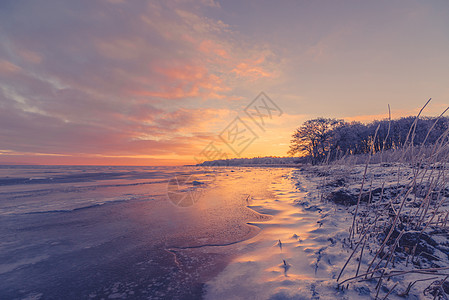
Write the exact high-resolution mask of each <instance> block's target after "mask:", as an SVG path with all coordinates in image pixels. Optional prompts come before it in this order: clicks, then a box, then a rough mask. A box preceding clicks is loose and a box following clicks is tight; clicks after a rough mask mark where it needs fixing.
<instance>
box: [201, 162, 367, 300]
mask: <svg viewBox="0 0 449 300" xmlns="http://www.w3.org/2000/svg"><path fill="white" fill-rule="evenodd" d="M304 180H305V179H304V178H303V177H302V176H301V175H300V171H298V170H293V171H292V172H290V174H289V175H287V176H283V177H282V178H280V179H279V180H277V182H273V183H272V184H271V187H270V190H271V191H272V192H273V194H274V195H275V199H260V198H259V199H257V198H255V199H254V198H253V199H252V201H251V205H250V206H249V207H250V208H253V209H254V210H257V211H258V212H260V213H266V214H270V215H272V216H273V218H272V219H271V220H269V221H266V222H257V223H251V224H253V225H256V226H258V227H260V228H261V229H262V230H261V232H260V233H259V234H258V235H257V236H255V237H253V238H251V239H249V240H246V241H244V242H242V243H240V248H238V249H237V252H238V253H240V255H239V256H238V257H236V258H235V259H234V260H233V261H232V262H231V263H230V264H229V265H228V266H227V267H226V268H225V269H224V271H223V272H221V273H220V274H219V275H218V276H217V277H215V278H214V279H213V280H211V281H210V282H208V284H207V286H206V299H327V298H335V296H337V295H338V296H339V298H346V297H349V298H350V297H351V296H356V297H358V298H360V296H362V297H363V296H365V297H367V298H369V295H367V294H368V293H365V292H364V291H360V292H359V293H356V292H355V291H354V292H352V293H356V294H353V295H351V292H349V293H348V292H347V291H346V292H345V294H344V295H343V294H340V293H341V292H339V291H338V290H337V289H336V281H335V278H336V276H338V272H339V271H340V268H341V265H342V264H343V263H344V261H345V259H346V258H347V255H346V253H347V251H342V250H343V249H342V248H341V244H339V246H336V245H337V244H336V243H335V238H336V237H337V239H339V238H341V237H343V236H345V231H344V229H346V227H345V228H343V231H342V228H338V227H337V226H339V227H341V225H342V222H343V223H345V222H347V221H348V220H347V218H348V214H347V213H346V212H345V211H342V210H339V209H338V210H336V208H335V206H333V205H330V204H323V203H321V202H320V201H319V195H314V194H312V193H309V191H316V190H315V189H314V188H313V186H312V185H313V184H312V183H307V182H305V181H304ZM298 182H299V184H298ZM329 216H331V217H329Z"/></svg>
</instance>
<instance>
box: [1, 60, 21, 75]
mask: <svg viewBox="0 0 449 300" xmlns="http://www.w3.org/2000/svg"><path fill="white" fill-rule="evenodd" d="M21 69H22V68H20V67H19V66H16V65H15V64H13V63H12V62H9V61H7V60H3V59H0V73H4V74H5V73H6V74H7V73H18V72H19V71H20V70H21Z"/></svg>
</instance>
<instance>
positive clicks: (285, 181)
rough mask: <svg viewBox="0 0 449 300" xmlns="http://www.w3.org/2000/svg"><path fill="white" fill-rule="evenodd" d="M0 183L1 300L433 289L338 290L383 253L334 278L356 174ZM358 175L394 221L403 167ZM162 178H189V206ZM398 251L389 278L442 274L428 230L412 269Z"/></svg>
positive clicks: (254, 171)
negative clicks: (192, 196) (432, 271)
mask: <svg viewBox="0 0 449 300" xmlns="http://www.w3.org/2000/svg"><path fill="white" fill-rule="evenodd" d="M423 170H424V169H423ZM429 170H430V169H429ZM1 172H2V173H1V178H0V185H1V191H0V199H1V201H0V223H1V227H0V231H1V234H2V237H3V238H2V241H1V242H0V258H1V260H0V280H1V282H2V285H1V287H0V296H1V297H0V298H2V299H61V298H64V299H89V298H90V299H102V298H103V299H108V298H109V299H199V298H205V299H372V298H374V297H375V296H376V294H378V296H379V298H381V299H382V298H384V297H385V296H387V295H388V299H403V298H404V296H406V297H408V298H409V299H433V297H434V294H435V293H434V292H432V291H433V290H432V289H427V290H426V288H428V287H429V286H430V285H431V284H432V283H433V282H436V281H437V280H441V279H443V278H442V277H441V276H439V275H438V274H437V275H435V276H433V275H432V274H430V275H429V274H423V273H422V272H421V273H413V272H409V273H405V274H404V275H401V276H392V277H391V279H389V280H385V282H383V284H382V288H381V289H380V290H379V289H376V283H377V282H376V280H375V279H371V280H369V278H368V280H362V281H360V280H358V279H364V278H358V279H357V278H356V280H349V281H348V282H344V280H347V279H350V278H351V277H354V276H355V275H356V274H359V275H360V274H363V272H365V271H366V269H367V267H368V265H369V263H370V261H371V260H372V259H373V257H374V255H375V253H376V247H378V246H379V244H380V243H381V242H382V232H381V233H379V235H378V236H379V238H377V236H375V235H373V238H372V239H370V240H369V242H367V243H365V245H363V249H364V252H363V253H362V255H361V254H360V250H361V249H362V246H360V247H359V248H358V249H356V251H355V254H354V255H353V257H352V259H350V260H349V262H348V263H347V265H346V266H345V264H346V262H347V260H348V258H350V257H351V253H352V252H353V251H354V248H355V247H356V243H357V241H358V239H354V240H353V241H352V242H349V239H348V237H349V234H350V233H349V228H350V227H351V223H352V221H353V214H354V211H355V208H356V205H355V204H356V203H357V198H358V195H359V191H360V187H361V186H360V184H361V182H362V179H363V175H364V166H363V165H352V166H351V165H346V166H338V165H337V166H317V167H312V166H308V167H304V168H302V169H297V168H258V167H253V168H239V167H229V168H226V167H220V168H200V167H182V168H118V167H113V168H112V167H108V168H106V167H99V168H94V167H89V168H81V167H77V168H75V167H72V169H67V168H63V167H60V168H44V167H28V168H23V167H3V168H2V169H1ZM443 173H444V172H443ZM443 173H441V174H443ZM367 174H368V175H366V182H367V183H366V185H365V187H364V191H365V192H367V193H371V199H370V203H369V204H370V205H371V203H372V204H373V205H376V207H379V208H385V207H387V208H388V209H390V210H397V209H398V206H399V204H398V203H396V202H395V200H394V198H395V195H396V194H397V193H398V189H399V188H401V187H404V186H405V185H406V184H407V182H408V181H409V180H410V178H411V176H412V174H413V169H412V168H410V167H407V166H405V165H394V164H383V165H380V164H375V165H370V166H369V168H368V170H367ZM426 174H429V173H427V172H426ZM174 176H175V177H176V176H177V177H179V178H181V177H182V176H187V177H188V178H189V180H188V181H187V182H185V185H186V186H185V187H184V188H185V189H181V190H180V191H179V192H180V194H181V195H182V193H186V192H188V191H190V192H191V191H194V192H195V195H196V197H197V198H196V199H195V203H193V205H190V206H186V207H182V206H176V205H174V203H173V202H172V201H170V199H169V198H168V197H167V183H168V181H169V180H170V179H172V178H173V177H174ZM380 187H383V193H382V197H380V195H379V194H380V193H379V188H380ZM169 190H170V189H169ZM444 191H445V190H443V194H442V197H443V198H441V199H443V200H444V199H446V200H447V197H448V195H446V194H445V193H444ZM395 193H396V194H395ZM415 194H416V197H417V198H415V199H418V201H423V200H419V199H421V198H419V197H422V195H420V194H419V193H414V194H413V197H415ZM364 195H365V194H364ZM364 197H366V196H364ZM363 199H364V198H363ZM422 199H424V198H422ZM446 200H444V201H442V203H443V204H442V206H441V207H443V208H444V209H446V205H447V203H446V202H447V201H446ZM363 201H365V202H363V203H362V204H361V207H362V206H363V207H368V206H367V205H368V203H367V202H366V199H364V200H363ZM429 205H430V202H429ZM390 206H391V207H390ZM406 206H407V205H406ZM409 206H410V205H409ZM412 209H414V208H413V207H412V206H410V207H407V208H406V209H405V210H404V211H406V210H412ZM415 209H416V208H415ZM363 212H364V209H362V208H360V213H362V214H363ZM390 213H391V212H390ZM384 214H385V213H384ZM386 214H387V215H388V210H387V211H386ZM443 217H444V216H439V217H438V222H440V223H442V222H444V221H443ZM383 221H385V222H388V221H387V218H385V220H384V218H383V217H380V218H379V223H381V222H383ZM435 221H436V219H435ZM427 237H428V238H427ZM398 241H399V243H398V246H397V248H394V249H393V250H394V251H393V252H394V253H395V257H394V259H393V261H392V264H391V265H390V267H389V269H388V271H387V272H391V274H395V273H394V272H397V271H398V270H399V271H403V272H408V271H411V270H416V269H423V270H427V269H429V268H442V267H443V268H444V267H446V266H448V265H449V264H448V255H447V253H448V251H447V249H448V248H447V245H449V240H448V237H447V234H446V233H444V232H442V231H439V232H438V231H436V230H435V229H434V228H433V225H432V224H430V226H428V227H427V229H426V232H425V236H424V237H423V241H424V242H422V243H420V244H419V245H420V247H421V248H420V249H421V250H423V249H424V251H421V252H420V253H416V257H415V258H414V260H413V261H410V262H406V258H405V257H406V251H409V250H407V249H408V248H407V245H406V244H404V243H405V242H406V240H404V239H400V238H399V239H398ZM388 247H391V244H388ZM426 247H427V248H426ZM426 249H427V250H426ZM426 251H427V252H428V253H427V252H426ZM384 252H385V253H388V251H386V250H385V251H384ZM360 257H361V258H362V259H361V263H360V265H359V264H358V261H359V258H360ZM343 266H345V269H344V271H343V272H341V270H342V267H343ZM340 273H342V274H341V275H340ZM387 274H389V273H387ZM339 276H341V278H340V279H339V278H338V277H339ZM429 278H430V279H429ZM337 279H339V282H337ZM415 281H416V282H415ZM341 282H344V284H343V285H339V284H338V283H341ZM412 283H413V284H412ZM348 284H349V285H348ZM436 284H437V283H436ZM436 284H434V286H435V285H436ZM443 287H444V288H445V285H443V284H442V285H441V288H442V289H443ZM425 291H427V292H425ZM405 293H406V295H404V296H400V295H401V294H405Z"/></svg>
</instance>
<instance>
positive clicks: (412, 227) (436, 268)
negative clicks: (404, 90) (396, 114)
mask: <svg viewBox="0 0 449 300" xmlns="http://www.w3.org/2000/svg"><path fill="white" fill-rule="evenodd" d="M429 102H430V99H429V101H427V103H426V104H425V105H424V106H423V108H422V109H421V110H420V112H419V114H418V115H417V116H416V119H415V122H414V123H413V124H412V126H411V127H410V130H409V132H408V135H407V138H406V142H405V144H404V145H403V147H402V148H401V149H396V150H389V151H381V152H378V153H375V154H374V153H373V152H374V151H373V152H372V153H370V154H368V155H365V156H360V155H359V156H357V157H351V156H346V157H344V158H342V159H341V160H340V161H339V162H338V163H339V164H349V165H354V164H356V163H359V162H360V160H362V159H363V160H364V164H365V168H364V174H363V179H362V182H361V188H360V193H359V195H358V201H357V205H356V207H355V210H354V216H353V220H352V225H351V227H350V228H349V244H350V246H351V248H352V252H351V254H350V256H349V257H348V259H347V261H346V263H345V264H344V266H343V267H342V269H341V271H340V274H339V276H338V278H337V282H338V285H339V288H344V287H345V286H346V287H347V285H348V284H349V283H353V282H360V281H375V282H376V299H377V298H378V297H380V294H381V291H382V290H383V289H382V287H383V288H384V290H385V289H386V290H388V292H386V294H385V295H384V296H383V298H385V299H386V298H387V297H388V296H389V295H390V294H391V293H392V292H393V289H395V288H396V286H397V283H396V284H395V285H394V286H393V287H391V288H390V289H388V288H387V285H386V283H387V282H388V281H389V280H390V279H391V278H395V277H396V278H397V277H398V276H402V277H401V278H404V279H403V280H407V276H406V275H409V274H413V273H419V274H421V276H422V278H420V279H419V280H414V281H410V282H409V285H408V287H407V289H406V290H405V291H403V292H402V295H403V296H405V295H407V294H408V293H409V292H410V290H411V288H412V287H413V286H414V285H415V284H416V283H417V282H425V281H427V282H430V281H432V282H431V283H430V285H428V286H427V288H426V289H425V290H424V291H423V292H424V293H430V294H431V295H433V296H434V299H447V297H446V294H445V292H444V290H443V285H444V283H445V281H446V280H447V279H448V278H449V266H444V265H437V264H433V265H432V264H431V267H422V266H420V264H419V262H418V260H419V259H420V257H429V256H432V253H423V252H422V251H421V253H418V248H419V245H420V243H421V241H422V240H423V239H425V238H428V236H429V235H428V232H429V231H430V230H432V231H433V232H435V231H438V232H445V233H447V232H448V226H449V219H448V218H449V209H448V208H447V207H446V206H445V205H444V204H445V203H446V202H447V201H448V198H447V195H448V191H449V190H448V189H447V187H446V186H447V183H448V172H447V170H448V168H447V166H446V164H447V162H448V161H449V138H448V136H449V129H448V130H446V131H445V132H444V133H443V134H442V135H441V136H440V137H439V138H438V140H437V141H436V143H435V144H433V145H426V141H427V137H428V136H429V134H430V132H431V130H432V129H433V128H434V126H435V124H436V123H437V122H438V120H439V118H437V119H436V120H435V123H434V126H432V127H431V128H430V129H429V132H428V133H427V137H426V139H425V140H424V141H423V143H422V144H421V145H419V146H416V145H414V138H415V132H416V127H417V125H418V119H419V117H420V115H421V113H422V111H423V110H424V108H425V107H426V106H427V104H428V103H429ZM446 111H447V109H446V110H445V111H444V112H443V113H442V114H441V115H440V117H441V116H442V115H443V114H444V113H445V112H446ZM390 119H391V118H390ZM378 129H379V127H378V128H377V130H378ZM377 130H376V132H375V137H374V139H373V140H375V139H376V135H377ZM387 137H388V136H387ZM373 162H376V163H395V164H388V165H389V166H390V167H391V168H397V170H394V171H395V172H397V174H398V180H397V183H396V184H395V186H391V185H390V186H388V187H387V184H388V183H387V182H386V181H383V182H381V191H380V195H379V193H377V195H376V199H374V196H373V193H372V191H373V189H374V187H373V182H372V180H373V179H371V182H370V183H368V182H367V181H368V179H367V178H368V173H369V170H370V169H369V164H370V163H373ZM401 168H409V169H410V170H411V176H408V177H407V178H400V176H401V175H400V174H401V170H400V169H401ZM367 186H369V188H368V189H367V188H366V187H367ZM387 188H388V189H390V190H391V189H395V191H394V193H393V194H389V197H386V189H387ZM363 195H368V198H369V199H368V201H364V202H362V201H361V199H362V196H363ZM392 195H394V196H392ZM406 240H407V241H408V242H407V243H405V241H406ZM368 248H369V249H368ZM399 249H400V251H399ZM367 251H369V253H370V255H371V257H370V258H369V260H368V261H369V263H368V264H367V266H362V265H361V262H362V259H363V258H364V255H365V260H366V259H367V257H366V253H367ZM447 254H448V255H449V253H447ZM434 258H435V259H436V260H438V258H437V257H434ZM397 261H402V262H404V263H405V266H406V268H405V269H404V268H403V267H402V269H397V265H398V264H397ZM446 261H447V260H446ZM350 264H356V266H357V267H356V268H355V265H354V268H355V269H356V271H355V274H345V269H347V267H348V265H350ZM344 275H346V276H344ZM343 277H346V279H343Z"/></svg>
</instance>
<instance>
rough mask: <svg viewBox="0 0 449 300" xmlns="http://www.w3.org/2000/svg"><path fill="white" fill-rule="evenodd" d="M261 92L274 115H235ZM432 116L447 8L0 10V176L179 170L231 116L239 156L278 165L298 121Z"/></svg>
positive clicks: (179, 4)
mask: <svg viewBox="0 0 449 300" xmlns="http://www.w3.org/2000/svg"><path fill="white" fill-rule="evenodd" d="M262 91H264V92H265V93H266V95H268V96H269V97H270V98H271V99H272V101H273V103H275V104H276V105H277V106H278V107H279V108H280V110H282V112H283V113H282V115H280V116H279V114H276V115H275V114H273V115H272V118H269V119H268V118H267V119H266V122H265V125H264V127H263V128H261V127H258V126H256V125H257V124H255V123H254V122H253V120H251V119H250V118H248V117H247V116H246V115H245V112H244V110H245V107H246V106H247V105H248V104H250V102H251V101H252V100H253V99H254V98H255V97H256V96H257V95H259V93H260V92H262ZM431 97H432V99H433V100H432V102H431V105H430V106H429V108H428V109H427V110H426V113H427V114H428V115H437V114H439V113H440V112H442V111H443V110H444V108H445V107H446V106H447V105H448V104H449V2H447V1H445V0H441V1H426V2H424V1H411V0H407V1H405V0H396V1H256V0H248V1H241V0H236V1H233V0H230V1H214V0H202V1H199V0H197V1H193V0H192V1H190V0H175V1H170V0H169V1H139V0H135V1H120V0H109V1H107V0H103V1H102V0H96V1H92V0H85V1H81V0H77V1H69V0H67V1H61V0H54V1H52V0H43V1H22V0H2V1H1V2H0V163H36V164H111V165H118V164H121V165H173V164H188V163H194V162H195V159H194V158H195V157H198V156H201V155H200V153H204V151H203V150H204V149H205V148H206V147H208V145H211V143H214V146H215V147H216V148H219V149H221V150H222V151H223V152H224V153H227V154H228V155H229V156H235V153H233V151H231V150H232V149H230V148H229V147H227V146H228V145H225V144H224V142H223V140H221V139H219V138H218V135H220V133H222V132H223V130H224V129H226V128H227V126H228V125H229V124H230V123H231V122H232V121H233V120H235V118H236V117H240V120H241V121H242V122H244V123H245V124H246V125H247V127H250V129H251V130H252V131H253V133H254V135H257V137H258V138H257V139H254V141H253V142H252V144H250V145H248V147H247V148H245V150H244V151H243V152H242V153H241V154H240V155H242V156H249V157H251V156H266V155H278V156H284V155H286V152H287V150H288V143H289V140H290V136H291V134H292V132H293V130H294V129H295V128H296V127H298V126H299V125H301V123H302V122H303V121H305V120H307V119H309V118H314V117H319V116H323V117H336V118H344V119H346V120H360V121H364V122H366V121H370V120H373V119H381V118H385V117H386V116H387V115H388V110H387V105H388V104H390V105H391V108H392V113H393V117H400V116H405V115H411V114H415V113H416V112H417V111H418V110H419V108H420V106H422V105H423V104H424V103H425V102H426V100H427V99H428V98H431Z"/></svg>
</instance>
